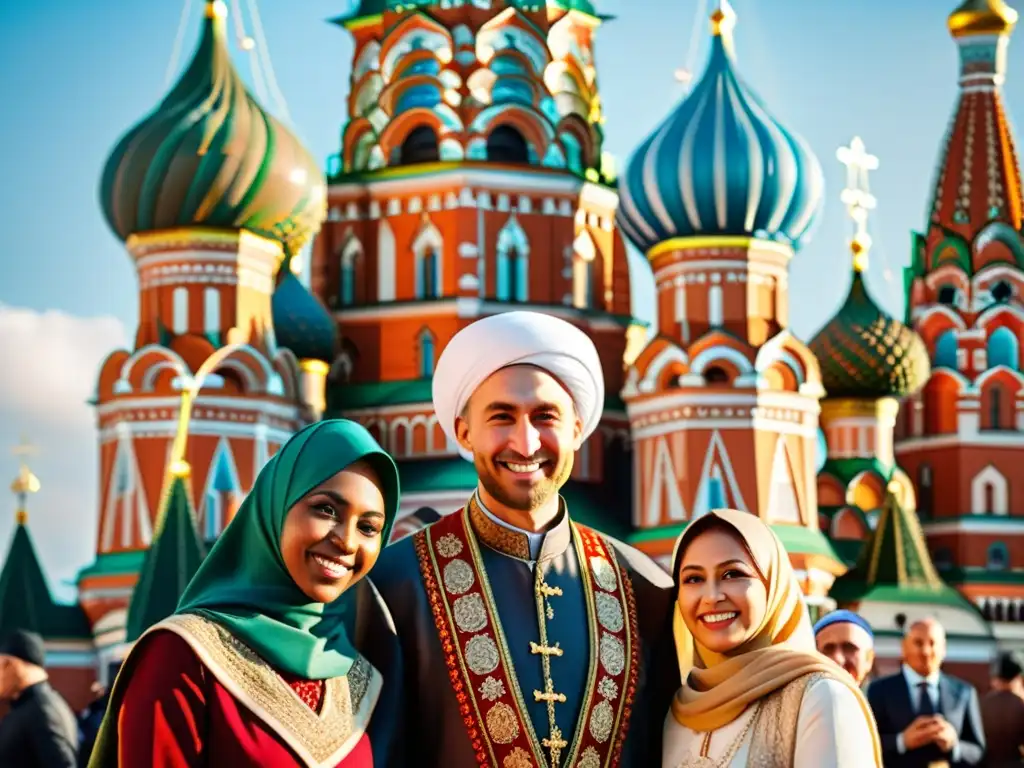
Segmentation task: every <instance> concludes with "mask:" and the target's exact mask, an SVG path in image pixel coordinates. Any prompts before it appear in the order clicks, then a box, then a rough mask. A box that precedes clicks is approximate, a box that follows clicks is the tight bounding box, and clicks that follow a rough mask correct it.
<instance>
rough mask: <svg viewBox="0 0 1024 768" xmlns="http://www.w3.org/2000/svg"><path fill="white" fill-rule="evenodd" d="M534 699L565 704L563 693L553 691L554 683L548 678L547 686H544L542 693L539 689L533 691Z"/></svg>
mask: <svg viewBox="0 0 1024 768" xmlns="http://www.w3.org/2000/svg"><path fill="white" fill-rule="evenodd" d="M533 700H534V701H557V702H558V703H559V704H565V694H564V693H555V684H554V682H553V681H552V680H550V679H548V682H547V686H546V687H545V691H544V693H541V692H540V691H534V692H533Z"/></svg>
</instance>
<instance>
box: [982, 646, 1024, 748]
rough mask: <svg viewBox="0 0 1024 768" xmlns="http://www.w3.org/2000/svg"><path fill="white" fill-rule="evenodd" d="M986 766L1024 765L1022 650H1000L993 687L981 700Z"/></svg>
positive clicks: (1023, 661) (1023, 676) (1023, 660)
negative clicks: (1001, 651)
mask: <svg viewBox="0 0 1024 768" xmlns="http://www.w3.org/2000/svg"><path fill="white" fill-rule="evenodd" d="M981 722H982V724H983V725H984V728H985V749H986V754H985V765H986V766H988V768H1013V766H1016V768H1021V766H1024V654H1022V653H1020V652H1019V651H1008V652H1006V653H1001V654H1000V655H999V658H998V659H997V660H996V665H995V674H994V675H993V677H992V690H991V691H989V692H988V693H987V694H986V695H985V696H984V697H983V698H982V700H981Z"/></svg>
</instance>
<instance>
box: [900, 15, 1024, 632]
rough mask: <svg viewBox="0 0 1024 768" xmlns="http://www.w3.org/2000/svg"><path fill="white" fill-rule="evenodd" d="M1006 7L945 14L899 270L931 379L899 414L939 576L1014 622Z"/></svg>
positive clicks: (1017, 581)
mask: <svg viewBox="0 0 1024 768" xmlns="http://www.w3.org/2000/svg"><path fill="white" fill-rule="evenodd" d="M1016 22H1017V14H1016V12H1014V11H1013V9H1011V8H1009V7H1008V6H1007V5H1006V4H1005V3H1004V2H1002V0H968V1H967V2H964V3H963V4H962V5H961V6H960V7H959V8H957V9H956V10H955V11H954V12H953V13H952V14H951V15H950V17H949V30H950V32H951V34H952V36H953V39H954V41H955V42H956V45H957V47H958V48H959V53H960V80H959V85H960V93H959V95H958V98H957V104H956V107H955V109H954V112H953V119H952V122H951V124H950V127H949V130H948V132H947V134H946V138H945V143H944V146H943V148H942V151H941V153H940V156H939V165H938V169H937V174H936V182H935V187H934V190H933V194H932V200H931V206H930V209H929V214H928V220H927V224H926V227H925V229H924V231H923V233H922V234H916V235H915V236H914V251H913V254H912V256H911V265H910V266H909V267H908V268H907V269H906V274H905V284H906V288H907V317H908V321H909V322H910V323H912V324H913V327H914V328H915V329H916V330H917V332H918V333H919V334H920V335H921V337H922V338H923V339H924V341H925V343H926V345H927V347H928V351H929V354H930V356H931V361H932V375H931V378H930V379H929V381H928V383H927V385H926V386H925V387H924V390H923V391H922V392H921V393H920V394H919V395H917V396H916V397H915V398H914V399H913V401H912V403H911V404H910V405H909V406H908V407H907V408H905V413H904V415H903V416H902V417H901V419H900V423H899V434H898V438H899V439H898V441H897V445H896V455H897V459H898V460H899V462H900V464H901V465H902V466H903V467H904V468H905V469H906V470H907V472H908V473H909V474H910V476H911V477H912V478H913V479H914V481H915V483H916V485H917V497H918V505H917V506H918V513H919V515H920V516H921V518H922V520H923V522H924V529H925V533H926V534H927V537H928V544H929V547H930V548H931V551H932V556H933V559H934V560H935V564H936V566H937V567H938V569H939V573H940V574H941V575H942V576H943V578H945V579H946V580H947V581H949V582H950V583H952V584H954V585H955V586H957V587H959V588H960V590H961V591H962V592H963V593H964V594H965V595H966V596H967V597H968V598H970V599H971V600H973V601H975V602H976V603H978V604H979V605H980V606H982V607H983V610H985V611H986V612H987V615H988V616H989V618H991V619H992V620H994V621H995V622H997V623H996V634H997V636H999V635H1000V631H1001V630H1000V627H999V622H1001V621H1019V620H1020V619H1021V618H1024V580H1022V579H1021V577H1020V576H1015V575H1013V574H1014V573H1015V572H1019V571H1020V569H1021V568H1022V567H1024V480H1022V479H1021V475H1020V470H1019V467H1020V464H1021V462H1022V461H1024V434H1022V429H1024V377H1022V375H1021V370H1020V362H1021V360H1020V358H1021V354H1020V353H1021V345H1022V343H1024V305H1022V300H1021V296H1022V294H1024V237H1022V234H1021V226H1022V213H1024V209H1022V191H1021V171H1020V166H1019V164H1018V159H1017V152H1016V149H1015V146H1014V140H1013V136H1012V134H1011V130H1010V126H1009V123H1008V120H1007V115H1006V108H1005V105H1004V102H1003V94H1002V85H1003V82H1004V79H1005V76H1006V52H1007V46H1008V45H1009V39H1010V34H1011V33H1012V31H1013V28H1014V26H1015V24H1016Z"/></svg>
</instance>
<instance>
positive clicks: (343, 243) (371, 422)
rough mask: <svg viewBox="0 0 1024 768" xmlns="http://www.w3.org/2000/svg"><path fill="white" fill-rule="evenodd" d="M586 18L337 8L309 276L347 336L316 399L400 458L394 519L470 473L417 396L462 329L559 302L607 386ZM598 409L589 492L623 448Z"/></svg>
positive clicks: (626, 308)
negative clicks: (344, 75) (341, 78)
mask: <svg viewBox="0 0 1024 768" xmlns="http://www.w3.org/2000/svg"><path fill="white" fill-rule="evenodd" d="M601 21H602V18H601V17H600V16H599V15H598V14H597V13H596V11H595V10H594V8H593V6H592V5H591V4H590V3H586V2H583V3H581V2H553V1H552V2H548V3H546V4H545V3H543V2H536V3H532V4H531V3H521V2H506V1H505V0H495V1H494V2H488V3H478V2H473V3H470V2H458V1H457V0H441V1H440V2H417V3H398V2H393V1H392V0H387V2H385V1H384V0H377V1H376V2H372V1H371V0H364V1H363V2H362V3H361V4H360V5H359V7H358V8H357V9H356V11H355V12H354V13H353V15H351V16H349V17H346V18H343V19H339V20H338V23H339V24H341V25H342V26H344V27H345V28H346V29H347V30H348V31H349V32H350V33H351V34H352V36H353V38H354V39H355V53H354V59H353V64H352V73H351V79H350V86H351V91H350V94H349V98H348V113H349V119H348V122H347V123H346V125H345V127H344V129H343V131H342V147H341V152H340V154H339V156H338V157H337V158H336V162H335V166H334V167H333V168H332V169H331V170H330V173H329V176H330V188H329V214H328V221H327V223H326V224H325V226H324V229H323V231H322V233H321V234H320V236H319V237H318V238H317V240H316V242H315V245H314V256H313V271H312V275H311V283H312V286H313V289H314V292H315V293H316V294H317V295H318V296H320V297H321V298H322V299H323V300H324V302H325V303H326V304H327V305H328V306H329V307H331V308H332V309H333V310H334V312H335V316H336V317H337V321H338V325H339V329H340V336H341V338H342V349H341V355H340V357H339V359H338V360H337V361H336V363H335V365H334V366H333V369H332V374H331V386H330V387H329V391H328V400H329V402H328V409H329V411H331V412H332V413H340V414H343V415H345V416H348V417H350V418H353V419H357V420H359V421H360V422H362V423H363V424H365V425H366V426H367V427H368V428H369V429H370V431H371V432H372V433H373V434H374V435H375V437H377V438H378V440H380V442H381V443H382V444H383V445H384V447H385V448H386V449H387V450H388V451H389V452H390V453H391V454H392V455H393V456H395V457H396V458H397V459H398V460H399V462H400V464H401V471H402V490H403V511H402V514H403V516H407V515H410V514H415V515H416V520H408V519H407V520H406V521H405V522H404V523H400V524H399V526H398V527H397V528H396V531H397V535H401V533H403V532H406V531H407V530H409V529H410V526H412V527H415V525H418V524H420V523H422V522H423V521H424V520H429V519H433V517H436V514H437V513H438V512H442V513H444V512H449V511H452V510H454V509H457V508H458V507H460V506H461V505H462V504H463V503H464V502H465V499H466V494H467V492H468V490H469V489H470V488H472V487H473V486H474V485H475V483H476V479H475V473H474V471H473V468H472V465H470V464H468V463H466V462H464V461H462V460H461V459H458V458H456V453H455V447H454V446H453V445H449V444H448V442H447V440H446V438H445V435H444V432H443V431H442V430H441V428H440V427H439V426H438V424H437V422H436V418H435V416H434V414H433V407H432V405H431V394H430V387H431V377H432V375H433V372H434V363H435V361H436V359H437V356H438V355H439V354H440V353H441V351H442V350H443V349H444V346H445V345H446V344H447V343H448V340H449V339H450V338H451V337H452V336H453V335H454V334H455V333H456V332H457V331H458V330H459V329H460V328H462V327H464V326H465V325H467V324H468V323H470V322H472V321H473V320H475V319H477V318H480V317H483V316H486V315H489V314H494V313H496V312H501V311H504V310H507V309H511V308H527V309H535V310H540V311H544V312H550V313H552V314H555V315H558V316H560V317H564V318H566V319H568V320H570V321H571V322H574V323H576V324H578V325H579V326H580V327H581V328H583V329H584V330H585V331H586V332H587V333H588V334H589V335H590V336H591V338H593V339H594V342H595V344H596V345H597V348H598V350H599V352H600V354H601V357H602V362H603V364H604V373H605V377H606V379H607V382H608V391H610V392H617V391H618V390H619V388H620V387H621V384H622V376H623V356H624V354H625V353H626V346H627V335H628V334H627V331H628V329H629V328H630V327H631V326H632V325H633V320H632V317H631V312H630V288H629V269H628V263H627V256H626V250H625V246H624V244H623V242H622V240H621V238H620V236H619V234H618V232H617V231H616V228H615V223H614V213H615V208H616V205H617V203H618V199H617V196H616V194H615V192H614V190H613V189H612V187H611V186H610V183H611V181H612V178H611V173H612V171H611V169H610V163H609V162H608V161H607V159H606V158H605V157H604V156H603V155H602V152H601V144H602V128H601V124H602V122H603V115H602V113H601V105H600V98H599V95H598V88H597V77H596V69H595V63H594V53H593V45H594V33H595V31H596V30H597V29H598V27H599V26H600V24H601ZM607 405H608V407H607V408H606V412H605V422H604V425H603V428H602V429H601V430H600V431H599V432H598V433H596V434H595V435H594V436H593V437H592V438H591V439H590V440H588V441H587V443H586V444H585V445H584V446H583V447H582V448H581V451H580V455H579V456H578V457H577V461H576V469H575V474H574V478H575V479H576V480H577V481H579V483H580V484H581V485H580V487H581V488H584V487H586V488H590V489H595V488H596V489H598V490H599V491H600V490H602V488H601V484H602V483H603V480H604V478H605V467H606V466H612V465H614V466H616V467H621V466H622V465H623V464H624V463H627V462H625V460H624V457H625V455H626V451H627V449H628V437H627V421H626V417H625V411H624V408H623V406H622V404H621V402H620V401H618V399H617V398H612V400H611V402H609V403H608V404H607ZM627 465H628V463H627ZM614 474H615V475H616V477H618V478H619V479H620V480H621V481H622V483H626V482H627V481H626V479H625V478H624V477H623V476H624V475H625V473H623V472H621V471H618V472H616V473H614ZM608 492H609V491H608V488H607V487H604V488H603V494H604V495H602V494H601V493H598V492H597V491H595V494H596V496H597V497H598V498H602V499H604V500H605V501H607V498H608V497H607V493H608ZM620 494H621V498H622V501H623V503H625V500H626V499H628V488H627V489H626V490H622V489H621V488H620ZM604 506H607V504H605V505H604ZM623 508H624V507H623ZM584 517H585V515H584ZM627 517H628V516H627V515H626V514H625V513H622V514H621V521H620V522H621V523H622V524H627V523H628V519H627ZM609 524H611V525H614V522H612V521H610V523H609Z"/></svg>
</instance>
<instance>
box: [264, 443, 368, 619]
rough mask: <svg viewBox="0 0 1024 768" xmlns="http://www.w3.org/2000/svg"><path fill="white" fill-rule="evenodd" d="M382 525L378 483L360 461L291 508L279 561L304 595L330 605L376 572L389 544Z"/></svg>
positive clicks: (366, 466)
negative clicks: (381, 556)
mask: <svg viewBox="0 0 1024 768" xmlns="http://www.w3.org/2000/svg"><path fill="white" fill-rule="evenodd" d="M384 523H385V516H384V497H383V495H382V494H381V491H380V480H379V478H378V477H377V474H376V473H375V472H374V471H373V469H371V468H370V466H369V465H367V464H364V463H362V462H357V463H356V464H352V465H351V466H348V467H346V468H345V469H343V470H341V472H339V473H338V474H336V475H334V477H331V478H330V479H328V480H326V481H325V482H323V483H321V484H320V485H318V486H317V487H316V488H314V489H313V490H312V491H310V492H309V493H308V494H306V496H305V497H303V498H302V499H300V500H299V502H298V503H297V504H296V505H295V506H293V507H292V508H291V509H289V510H288V515H287V516H286V517H285V520H284V530H283V531H282V532H281V557H282V558H283V559H284V564H285V566H286V567H287V568H288V573H289V575H290V576H291V577H292V579H293V580H294V581H295V583H296V584H297V585H298V587H299V589H301V590H302V591H303V592H304V593H305V595H306V597H308V598H309V599H310V600H314V601H316V602H318V603H330V602H333V601H334V600H336V599H338V597H339V596H340V595H341V593H342V592H344V591H345V590H346V589H348V588H349V587H350V586H352V585H353V584H355V583H356V582H357V581H359V579H361V578H363V576H365V575H366V574H367V573H368V572H369V570H370V569H371V568H373V566H374V563H376V562H377V557H378V556H379V555H380V551H381V548H382V547H383V546H384V544H385V542H384V541H383V540H382V538H383V537H382V532H383V530H384Z"/></svg>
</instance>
